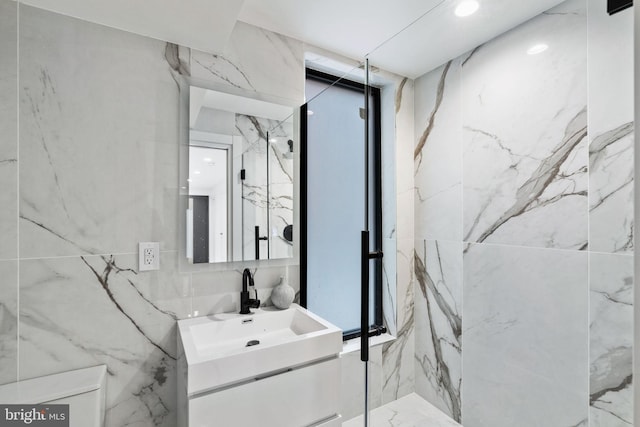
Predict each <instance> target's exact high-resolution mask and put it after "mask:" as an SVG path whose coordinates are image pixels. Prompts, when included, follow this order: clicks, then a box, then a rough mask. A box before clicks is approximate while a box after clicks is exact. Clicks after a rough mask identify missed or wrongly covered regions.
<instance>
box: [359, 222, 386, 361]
mask: <svg viewBox="0 0 640 427" xmlns="http://www.w3.org/2000/svg"><path fill="white" fill-rule="evenodd" d="M382 257H383V253H382V251H373V252H369V232H368V231H362V234H361V241H360V360H361V361H363V362H367V361H368V360H369V335H370V333H369V326H370V325H369V261H370V260H372V259H380V258H382Z"/></svg>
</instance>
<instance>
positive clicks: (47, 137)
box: [0, 0, 304, 427]
mask: <svg viewBox="0 0 640 427" xmlns="http://www.w3.org/2000/svg"><path fill="white" fill-rule="evenodd" d="M17 7H19V8H20V13H19V22H18V14H17ZM18 24H19V27H20V31H19V45H20V63H19V64H18V63H17V42H18V40H17V34H18V32H17V28H18ZM238 27H239V28H237V31H236V32H234V34H233V35H232V42H231V44H230V45H229V49H228V51H227V52H225V54H224V55H207V54H204V53H201V52H194V55H191V52H190V51H189V49H186V48H182V47H177V46H175V45H171V44H166V43H164V42H161V41H157V40H153V39H149V38H145V37H141V36H137V35H134V34H130V33H125V32H122V31H118V30H115V29H111V28H107V27H103V26H100V25H96V24H91V23H87V22H84V21H80V20H77V19H74V18H70V17H67V16H62V15H57V14H54V13H51V12H47V11H43V10H40V9H36V8H32V7H29V6H24V5H19V6H18V5H17V3H16V2H13V1H10V0H0V33H1V34H0V35H2V37H0V54H2V58H3V60H2V61H1V62H0V95H2V96H1V98H2V99H3V100H16V101H17V102H3V103H2V105H1V106H0V108H2V110H1V113H2V114H0V131H1V132H0V135H1V136H0V180H1V181H2V183H3V185H2V188H1V189H0V231H1V232H2V233H3V238H2V239H0V276H1V277H2V278H3V280H2V281H0V384H4V383H8V382H13V381H16V380H17V379H27V378H32V377H37V376H40V375H45V374H51V373H56V372H61V371H65V370H70V369H77V368H82V367H87V366H92V365H97V364H106V365H107V367H108V379H107V383H108V384H107V393H108V396H107V418H106V425H107V426H109V427H111V426H114V427H115V426H117V427H121V426H130V425H136V426H167V427H171V426H174V425H175V422H176V421H175V406H176V396H175V390H176V372H175V365H176V364H175V359H176V327H175V325H176V320H177V319H181V318H186V317H189V316H197V315H204V314H210V313H217V312H223V311H233V310H235V309H236V308H237V306H238V295H239V290H240V284H241V277H242V272H241V271H239V270H235V269H231V270H229V269H227V270H224V269H223V270H221V269H220V268H217V269H216V271H215V272H214V271H207V270H204V271H198V272H184V271H181V268H180V262H179V259H178V245H179V243H178V242H179V232H178V215H179V212H178V204H179V199H178V198H179V190H178V187H179V177H178V172H179V158H180V156H179V144H178V141H179V137H180V135H179V133H180V130H179V105H180V104H179V101H180V99H179V87H178V84H176V83H177V82H176V80H175V78H176V74H178V73H180V74H185V75H189V74H191V72H192V70H193V71H194V72H195V73H196V74H198V73H200V77H199V78H200V80H201V81H202V80H207V79H211V80H212V81H213V80H214V79H215V78H218V79H219V80H217V81H216V82H214V83H215V84H217V85H218V87H221V86H225V85H226V86H228V87H229V89H230V90H235V89H238V87H237V86H238V85H237V84H236V83H237V82H236V80H234V79H235V78H237V77H238V76H240V77H242V78H244V80H241V81H243V82H244V83H243V84H245V86H244V88H245V89H246V88H250V89H251V91H253V92H255V94H256V96H258V97H259V96H260V94H261V93H268V94H271V92H269V91H276V92H278V93H277V94H278V96H280V97H281V98H285V97H289V99H290V100H293V101H297V102H302V94H303V90H304V84H303V83H304V82H303V76H304V71H303V70H304V64H303V53H302V43H300V42H297V41H295V40H291V39H287V38H284V37H282V36H279V35H275V34H272V33H268V32H265V31H262V30H257V29H255V28H253V27H250V26H248V25H244V24H242V25H239V26H238ZM248 46H260V49H261V54H260V55H258V56H255V55H254V57H251V56H252V53H251V51H250V50H248ZM273 57H277V58H282V59H283V60H282V61H280V60H278V61H272V60H270V58H273ZM196 60H197V61H200V62H197V61H196ZM203 61H204V63H205V64H206V67H201V65H200V64H201V63H203ZM265 64H266V65H265ZM18 67H19V68H18ZM265 67H267V68H269V67H271V68H269V70H271V71H272V72H273V76H277V77H274V80H273V81H269V75H270V73H267V72H265ZM203 70H204V71H203ZM211 70H218V71H216V73H212V71H211ZM18 71H19V86H18ZM232 71H233V72H235V73H236V74H232ZM216 76H217V77H216ZM243 76H244V77H243ZM239 86H242V84H239ZM18 118H19V121H18ZM18 122H19V126H20V129H19V139H18V129H16V124H17V123H18ZM18 166H19V167H18ZM18 233H19V234H18ZM140 241H159V242H160V245H161V255H160V265H161V269H160V271H157V272H142V273H140V272H138V271H137V270H138V265H137V264H138V260H137V243H138V242H140ZM254 273H255V281H256V287H257V288H258V293H259V297H260V299H261V300H263V301H266V302H268V300H269V295H270V292H271V287H272V286H275V285H276V284H277V283H278V278H279V277H280V276H285V275H288V277H289V282H290V283H291V284H292V286H294V287H295V288H297V287H299V281H298V266H297V265H289V266H282V267H269V266H267V265H262V264H261V266H260V267H259V268H257V269H255V270H254ZM18 300H19V304H18ZM18 318H19V325H18V321H17V319H18ZM18 326H19V328H18ZM18 331H19V332H18ZM18 366H19V369H18Z"/></svg>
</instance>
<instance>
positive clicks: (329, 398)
mask: <svg viewBox="0 0 640 427" xmlns="http://www.w3.org/2000/svg"><path fill="white" fill-rule="evenodd" d="M339 390H340V359H338V358H334V359H331V360H327V361H324V362H321V363H317V364H313V365H310V366H305V367H301V368H299V369H294V370H291V371H288V372H284V373H280V374H277V375H273V376H269V377H267V378H262V379H257V380H253V381H250V382H247V383H244V384H240V385H238V386H235V387H230V388H227V389H224V390H221V391H216V392H212V393H210V394H204V395H200V396H196V397H193V398H191V399H189V403H188V405H189V415H188V417H189V422H188V426H189V427H211V426H233V427H256V426H261V427H269V426H273V427H303V426H329V425H332V424H330V423H329V421H336V420H338V424H336V425H339V424H340V422H339V421H340V417H339V415H338V412H339V407H340V396H339Z"/></svg>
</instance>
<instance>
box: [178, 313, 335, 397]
mask: <svg viewBox="0 0 640 427" xmlns="http://www.w3.org/2000/svg"><path fill="white" fill-rule="evenodd" d="M178 332H179V341H180V342H179V344H180V343H181V344H182V348H183V351H184V353H183V355H184V357H185V358H186V365H187V369H188V373H187V374H188V375H187V377H188V379H189V380H188V383H187V393H188V395H189V396H192V395H194V394H197V393H201V392H205V391H210V390H214V389H216V388H219V387H225V386H228V385H231V384H234V383H238V382H243V381H246V380H253V379H256V378H260V377H264V376H268V375H270V374H273V373H276V372H279V371H282V370H286V369H289V368H294V367H297V366H301V365H304V364H307V363H310V362H313V361H316V360H321V359H325V358H327V357H331V356H334V355H336V354H338V353H340V351H341V350H342V331H341V330H340V329H339V328H338V327H336V326H334V325H332V324H331V323H329V322H327V321H326V320H324V319H322V318H320V317H318V316H316V315H315V314H313V313H311V312H309V311H308V310H305V309H304V308H302V307H300V306H299V305H296V304H292V305H291V307H289V308H288V309H287V310H278V309H275V308H265V309H257V310H254V312H253V313H252V314H250V315H249V314H235V313H225V314H219V315H213V316H205V317H198V318H194V319H185V320H180V321H178ZM248 344H249V345H248Z"/></svg>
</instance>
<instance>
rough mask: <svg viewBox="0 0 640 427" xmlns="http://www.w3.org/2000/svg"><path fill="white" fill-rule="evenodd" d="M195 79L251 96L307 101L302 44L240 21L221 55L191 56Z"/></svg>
mask: <svg viewBox="0 0 640 427" xmlns="http://www.w3.org/2000/svg"><path fill="white" fill-rule="evenodd" d="M191 76H192V77H194V78H196V79H200V80H202V81H206V82H210V83H213V84H217V85H220V86H222V87H224V86H227V87H229V88H232V89H241V90H243V91H246V92H249V93H252V92H253V93H256V94H257V95H260V94H267V95H272V96H277V97H279V98H285V99H288V100H291V101H294V102H296V103H298V104H302V103H303V102H304V52H303V45H302V42H300V41H298V40H295V39H292V38H289V37H285V36H282V35H280V34H276V33H273V32H271V31H267V30H264V29H261V28H258V27H254V26H252V25H249V24H246V23H244V22H237V23H236V25H235V27H234V29H233V32H232V33H231V38H230V40H229V43H228V45H227V48H226V49H225V52H224V53H223V54H221V55H212V54H208V53H204V52H199V51H195V50H194V51H192V53H191Z"/></svg>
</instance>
